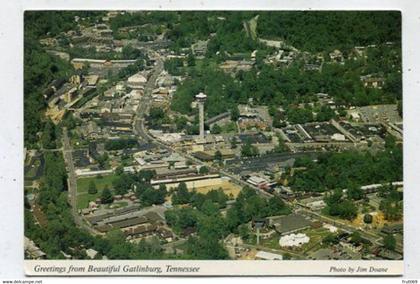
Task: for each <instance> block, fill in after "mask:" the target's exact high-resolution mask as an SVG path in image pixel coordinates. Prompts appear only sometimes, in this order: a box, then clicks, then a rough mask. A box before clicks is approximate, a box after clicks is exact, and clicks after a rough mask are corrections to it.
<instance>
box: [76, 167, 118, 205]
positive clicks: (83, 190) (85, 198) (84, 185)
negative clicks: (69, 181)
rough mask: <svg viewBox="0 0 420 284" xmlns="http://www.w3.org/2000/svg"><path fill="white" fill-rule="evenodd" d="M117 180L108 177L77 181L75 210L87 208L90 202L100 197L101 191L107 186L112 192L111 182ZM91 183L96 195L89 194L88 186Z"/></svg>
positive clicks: (113, 177) (111, 176) (110, 176)
mask: <svg viewBox="0 0 420 284" xmlns="http://www.w3.org/2000/svg"><path fill="white" fill-rule="evenodd" d="M116 178H117V176H116V175H108V176H103V177H86V178H79V179H78V180H77V193H78V194H77V209H83V208H87V207H88V205H89V202H90V201H95V200H96V199H97V198H98V197H100V196H101V193H102V190H103V189H104V188H105V186H108V188H109V189H111V190H112V181H114V180H115V179H116ZM91 181H93V182H94V183H95V185H96V189H97V190H98V192H97V193H96V194H89V193H88V189H89V184H90V182H91Z"/></svg>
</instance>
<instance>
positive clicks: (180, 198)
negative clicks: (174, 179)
mask: <svg viewBox="0 0 420 284" xmlns="http://www.w3.org/2000/svg"><path fill="white" fill-rule="evenodd" d="M190 199H191V193H190V192H188V189H187V185H186V184H185V182H181V183H180V184H179V185H178V188H177V190H176V191H175V192H174V193H173V194H172V203H173V204H186V203H189V202H190Z"/></svg>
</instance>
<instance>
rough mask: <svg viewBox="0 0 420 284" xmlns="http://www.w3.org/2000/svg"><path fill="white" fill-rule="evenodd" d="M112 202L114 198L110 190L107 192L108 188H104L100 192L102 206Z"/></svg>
mask: <svg viewBox="0 0 420 284" xmlns="http://www.w3.org/2000/svg"><path fill="white" fill-rule="evenodd" d="M113 201H114V196H113V195H112V193H111V190H109V188H108V187H105V188H104V189H103V190H102V194H101V202H102V204H109V203H112V202H113Z"/></svg>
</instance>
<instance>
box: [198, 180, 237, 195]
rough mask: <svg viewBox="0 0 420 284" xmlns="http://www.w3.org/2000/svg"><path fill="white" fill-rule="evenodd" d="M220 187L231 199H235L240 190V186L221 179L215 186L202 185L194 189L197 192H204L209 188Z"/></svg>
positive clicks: (209, 189)
mask: <svg viewBox="0 0 420 284" xmlns="http://www.w3.org/2000/svg"><path fill="white" fill-rule="evenodd" d="M219 188H222V190H223V192H224V193H225V194H226V195H227V196H229V197H232V198H233V199H235V198H236V197H237V196H238V194H239V192H240V191H241V187H240V186H238V185H236V184H234V183H231V182H230V181H223V182H222V183H221V184H220V185H217V186H203V187H198V188H196V189H195V190H196V191H197V192H199V193H203V194H206V193H207V192H209V191H211V190H215V189H219Z"/></svg>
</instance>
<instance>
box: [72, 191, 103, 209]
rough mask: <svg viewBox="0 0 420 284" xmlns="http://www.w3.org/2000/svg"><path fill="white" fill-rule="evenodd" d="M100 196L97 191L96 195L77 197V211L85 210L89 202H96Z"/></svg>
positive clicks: (87, 194) (86, 194) (84, 194)
mask: <svg viewBox="0 0 420 284" xmlns="http://www.w3.org/2000/svg"><path fill="white" fill-rule="evenodd" d="M100 196H101V192H100V191H98V193H96V194H89V193H83V194H79V195H77V209H84V208H87V207H88V205H89V202H90V201H94V200H96V198H98V197H100Z"/></svg>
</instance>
